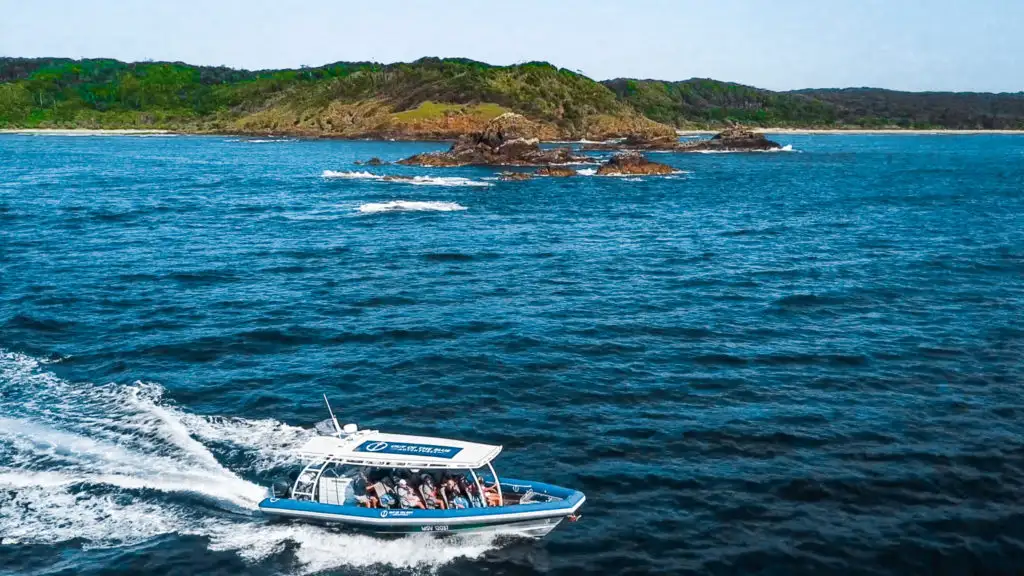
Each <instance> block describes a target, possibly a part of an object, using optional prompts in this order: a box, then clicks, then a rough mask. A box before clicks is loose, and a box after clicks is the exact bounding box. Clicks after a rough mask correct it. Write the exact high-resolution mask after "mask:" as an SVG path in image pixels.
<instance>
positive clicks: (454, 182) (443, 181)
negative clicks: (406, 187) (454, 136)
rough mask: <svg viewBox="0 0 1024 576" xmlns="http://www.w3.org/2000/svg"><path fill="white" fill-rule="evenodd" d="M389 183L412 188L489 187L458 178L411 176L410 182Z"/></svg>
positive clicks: (486, 184) (402, 180)
mask: <svg viewBox="0 0 1024 576" xmlns="http://www.w3.org/2000/svg"><path fill="white" fill-rule="evenodd" d="M391 182H401V183H404V184H412V185H414V186H470V187H479V188H485V187H487V186H490V185H491V184H490V183H488V182H481V181H479V180H470V179H469V178H460V177H458V176H413V178H412V180H405V179H398V180H391Z"/></svg>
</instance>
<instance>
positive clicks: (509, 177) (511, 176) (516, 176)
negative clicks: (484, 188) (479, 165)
mask: <svg viewBox="0 0 1024 576" xmlns="http://www.w3.org/2000/svg"><path fill="white" fill-rule="evenodd" d="M498 179H499V180H502V181H504V182H515V181H520V180H532V179H533V174H530V173H529V172H502V173H501V174H498Z"/></svg>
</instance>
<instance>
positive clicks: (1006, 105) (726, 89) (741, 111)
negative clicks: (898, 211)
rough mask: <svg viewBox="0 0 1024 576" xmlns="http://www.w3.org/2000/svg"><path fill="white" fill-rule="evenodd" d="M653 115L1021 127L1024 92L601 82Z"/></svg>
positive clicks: (711, 122) (825, 124) (776, 122)
mask: <svg viewBox="0 0 1024 576" xmlns="http://www.w3.org/2000/svg"><path fill="white" fill-rule="evenodd" d="M603 84H604V85H605V86H608V88H610V89H611V90H612V91H613V92H615V94H616V96H617V97H619V98H620V99H622V100H624V101H626V102H629V103H630V104H631V105H633V107H634V108H636V109H637V110H638V111H639V112H641V113H643V114H644V115H646V116H647V117H648V118H651V119H652V120H656V121H658V122H665V123H668V124H673V125H676V126H680V127H683V126H693V125H702V126H704V125H707V126H715V125H719V124H721V123H723V122H724V121H725V120H726V119H730V120H735V121H738V122H742V123H747V124H752V125H757V126H784V127H804V128H814V127H820V128H834V127H850V128H854V127H863V128H881V127H895V128H949V129H1024V93H1014V94H977V93H959V92H897V91H893V90H881V89H877V88H849V89H842V90H797V91H793V92H772V91H770V90H762V89H759V88H753V87H751V86H744V85H742V84H733V83H729V82H719V81H717V80H708V79H700V78H694V79H691V80H685V81H682V82H663V81H660V80H630V79H616V80H609V81H606V82H604V83H603Z"/></svg>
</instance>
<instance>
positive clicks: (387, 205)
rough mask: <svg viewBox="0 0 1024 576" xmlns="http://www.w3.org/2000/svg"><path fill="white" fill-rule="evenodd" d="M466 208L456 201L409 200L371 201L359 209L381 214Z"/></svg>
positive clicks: (364, 211)
mask: <svg viewBox="0 0 1024 576" xmlns="http://www.w3.org/2000/svg"><path fill="white" fill-rule="evenodd" d="M465 209H466V207H465V206H463V205H461V204H456V203H455V202H416V201H409V200H393V201H391V202H371V203H369V204H363V205H361V206H359V211H360V212H362V213H363V214H379V213H381V212H455V211H459V210H465Z"/></svg>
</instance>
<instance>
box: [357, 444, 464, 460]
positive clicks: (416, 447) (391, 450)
mask: <svg viewBox="0 0 1024 576" xmlns="http://www.w3.org/2000/svg"><path fill="white" fill-rule="evenodd" d="M354 451H355V452H371V453H374V454H399V455H402V456H427V457H429V458H444V459H451V458H454V457H455V455H456V454H458V453H459V452H462V448H461V447H456V446H438V445H436V444H413V443H410V442H384V441H382V440H367V441H366V442H363V443H362V444H360V445H359V446H356V448H355V450H354Z"/></svg>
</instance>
